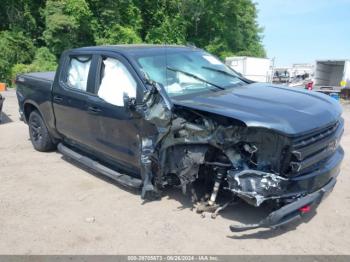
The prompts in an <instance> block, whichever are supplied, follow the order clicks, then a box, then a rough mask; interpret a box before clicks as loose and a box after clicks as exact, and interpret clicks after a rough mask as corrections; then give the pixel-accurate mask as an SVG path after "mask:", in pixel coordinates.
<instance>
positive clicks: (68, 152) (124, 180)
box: [57, 143, 142, 188]
mask: <svg viewBox="0 0 350 262" xmlns="http://www.w3.org/2000/svg"><path fill="white" fill-rule="evenodd" d="M57 149H58V151H59V152H60V153H61V154H63V155H65V156H67V157H69V158H71V159H73V160H75V161H77V162H79V163H81V164H83V165H84V166H87V167H88V168H91V169H92V170H94V171H96V172H98V173H101V174H102V175H105V176H108V177H110V178H112V179H113V180H115V181H117V182H118V183H120V184H122V185H124V186H127V187H132V188H141V185H142V180H140V179H137V178H133V177H131V176H128V175H123V174H120V173H118V172H116V171H114V170H112V169H110V168H108V167H106V166H104V165H102V164H100V163H99V162H97V161H94V160H92V159H91V158H88V157H86V156H83V155H81V154H79V153H77V152H75V151H73V150H72V149H70V148H68V147H66V146H64V145H63V144H62V143H59V144H58V146H57Z"/></svg>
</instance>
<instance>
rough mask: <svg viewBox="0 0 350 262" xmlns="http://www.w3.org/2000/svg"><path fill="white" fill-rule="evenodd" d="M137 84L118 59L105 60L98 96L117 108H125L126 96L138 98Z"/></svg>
mask: <svg viewBox="0 0 350 262" xmlns="http://www.w3.org/2000/svg"><path fill="white" fill-rule="evenodd" d="M136 86H137V83H136V81H135V79H134V78H133V76H132V75H131V73H130V72H129V71H128V69H127V68H126V67H125V66H124V65H123V64H122V63H121V62H120V61H118V60H117V59H114V58H104V59H103V63H102V69H101V84H100V87H99V89H98V92H97V95H98V96H99V97H100V98H102V99H103V100H105V101H106V102H108V103H110V104H112V105H115V106H124V96H128V97H129V98H136Z"/></svg>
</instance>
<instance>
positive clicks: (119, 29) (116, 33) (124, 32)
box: [96, 24, 142, 45]
mask: <svg viewBox="0 0 350 262" xmlns="http://www.w3.org/2000/svg"><path fill="white" fill-rule="evenodd" d="M141 42H142V40H141V38H140V36H139V35H138V34H137V32H135V30H134V29H132V28H130V27H124V26H121V25H118V24H115V25H113V26H112V27H111V28H110V29H109V30H106V31H105V32H104V35H103V37H102V38H97V39H96V43H97V44H98V45H115V44H136V43H141Z"/></svg>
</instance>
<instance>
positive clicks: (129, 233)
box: [0, 90, 350, 254]
mask: <svg viewBox="0 0 350 262" xmlns="http://www.w3.org/2000/svg"><path fill="white" fill-rule="evenodd" d="M3 96H4V97H5V98H6V100H5V102H4V108H3V111H4V115H3V122H4V123H2V124H0V253H1V254H350V204H349V203H350V176H349V174H350V170H349V169H350V165H349V162H350V161H349V160H350V159H349V158H350V154H349V152H348V151H349V148H350V131H349V124H350V105H345V106H344V118H345V123H346V124H345V125H346V126H345V128H346V129H345V134H344V137H343V139H342V145H343V147H344V149H345V152H346V155H345V159H344V162H343V167H342V172H341V175H340V176H339V178H338V183H337V185H336V187H335V189H334V191H333V193H332V194H330V196H329V197H328V198H327V199H326V200H325V201H324V202H322V203H321V205H320V206H319V207H318V209H317V215H315V216H313V217H312V218H310V219H308V220H305V221H304V222H302V223H297V224H294V225H290V226H287V227H283V228H281V229H277V230H265V229H260V230H253V231H247V232H243V233H232V232H230V230H229V225H230V224H231V223H234V222H239V221H241V222H254V221H256V220H257V219H259V218H261V217H262V216H263V215H264V213H265V210H264V209H262V208H260V209H256V208H251V207H249V206H247V205H239V206H236V207H231V208H230V209H227V210H226V211H224V212H223V213H222V215H221V216H219V217H218V218H216V219H215V220H214V219H211V218H210V216H206V217H205V218H202V217H201V216H199V215H198V214H196V213H195V212H194V211H191V209H190V207H191V205H190V203H189V201H188V200H187V199H186V198H185V197H183V196H182V194H181V193H180V192H177V191H176V190H170V191H167V192H165V193H164V196H163V198H162V200H161V201H156V202H150V203H143V201H142V200H141V199H140V196H139V195H138V194H137V193H135V192H133V191H130V190H126V189H125V188H123V187H121V186H118V185H117V184H116V183H114V182H112V181H111V180H109V179H106V178H103V177H101V176H99V175H96V174H92V173H91V172H88V171H87V170H84V169H82V168H80V167H78V166H76V165H74V164H73V163H71V162H68V161H67V160H65V159H64V158H63V157H62V155H61V154H59V153H57V152H52V153H40V152H36V151H34V149H33V147H32V145H31V143H30V141H29V136H28V128H27V126H26V125H25V124H24V123H23V122H21V121H19V118H18V105H17V100H16V96H15V92H14V91H13V90H12V91H7V92H4V93H3Z"/></svg>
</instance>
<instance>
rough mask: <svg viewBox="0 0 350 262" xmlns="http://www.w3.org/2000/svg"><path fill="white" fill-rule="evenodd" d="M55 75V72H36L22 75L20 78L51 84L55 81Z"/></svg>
mask: <svg viewBox="0 0 350 262" xmlns="http://www.w3.org/2000/svg"><path fill="white" fill-rule="evenodd" d="M55 73H56V72H55V71H53V72H36V73H28V74H23V75H21V76H22V77H23V76H24V77H26V78H32V79H36V80H43V81H49V82H53V80H54V79H55Z"/></svg>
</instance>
